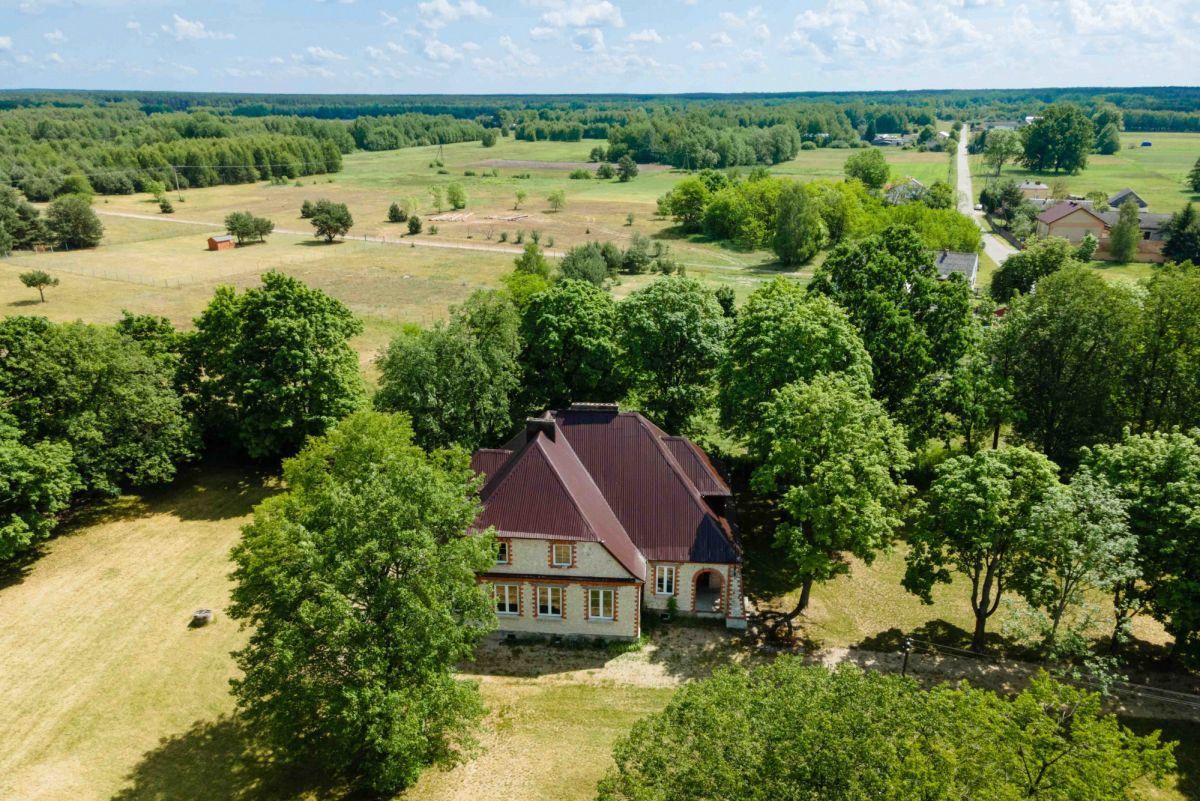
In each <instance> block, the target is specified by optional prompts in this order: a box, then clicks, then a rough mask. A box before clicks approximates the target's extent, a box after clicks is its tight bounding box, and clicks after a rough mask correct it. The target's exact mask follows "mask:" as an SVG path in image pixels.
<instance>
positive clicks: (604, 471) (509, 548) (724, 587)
mask: <svg viewBox="0 0 1200 801" xmlns="http://www.w3.org/2000/svg"><path fill="white" fill-rule="evenodd" d="M471 465H472V468H473V469H475V470H476V472H478V473H481V474H482V475H483V476H484V485H483V488H482V489H481V490H480V499H481V500H482V502H483V513H482V514H481V515H480V518H479V520H478V521H477V522H476V526H477V527H478V528H479V529H484V528H486V527H489V526H491V527H494V528H495V530H496V537H497V553H496V564H495V566H494V567H492V568H491V569H489V570H488V571H487V572H485V573H483V574H481V575H480V577H479V578H480V581H484V582H487V583H489V584H490V585H491V586H492V593H493V597H494V598H495V603H496V614H497V618H498V619H499V630H500V631H501V632H502V633H516V634H528V635H548V636H560V637H580V638H589V639H591V638H597V637H599V638H614V639H633V638H636V637H637V636H638V635H639V634H640V633H641V612H642V609H643V608H646V609H663V610H665V609H667V608H668V606H669V604H670V602H671V599H674V601H675V604H676V606H677V609H678V610H679V612H681V613H684V614H694V615H697V616H701V617H711V618H718V619H724V620H725V622H726V625H728V626H729V627H731V628H745V626H746V615H745V603H744V600H743V598H742V553H741V547H740V545H739V544H738V541H737V537H736V534H735V531H734V528H733V526H732V524H731V522H730V517H731V516H732V511H733V508H732V493H731V492H730V490H729V486H728V485H727V484H726V483H725V481H724V479H723V478H722V477H721V475H720V474H719V473H718V472H717V470H716V469H715V468H714V467H713V465H712V463H711V462H710V461H709V459H708V457H707V456H706V455H705V454H704V452H703V451H701V450H700V448H698V447H697V446H696V445H695V444H694V443H693V442H691V441H690V440H688V439H686V438H684V437H673V436H670V435H668V434H666V433H665V432H664V431H662V429H660V428H658V426H656V425H654V424H653V423H651V422H650V421H649V420H647V419H646V418H645V417H643V416H642V415H640V414H638V413H636V412H621V411H619V410H618V409H617V407H616V405H615V404H574V405H572V406H571V407H570V408H569V409H566V410H561V411H553V412H546V413H545V414H544V415H542V416H541V417H539V418H534V419H531V420H529V421H528V422H527V423H526V426H525V430H524V431H523V432H521V433H520V434H518V435H517V436H516V437H514V438H513V439H512V440H510V441H509V442H508V443H507V444H506V445H505V446H504V447H503V448H495V449H482V450H479V451H477V452H476V453H475V454H474V455H473V456H472V459H471Z"/></svg>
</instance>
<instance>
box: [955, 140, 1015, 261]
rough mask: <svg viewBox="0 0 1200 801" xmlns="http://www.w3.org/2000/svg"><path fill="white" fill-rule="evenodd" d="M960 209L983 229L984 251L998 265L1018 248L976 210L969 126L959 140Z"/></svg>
mask: <svg viewBox="0 0 1200 801" xmlns="http://www.w3.org/2000/svg"><path fill="white" fill-rule="evenodd" d="M958 210H959V211H961V212H962V213H963V214H965V215H967V216H968V217H970V218H971V219H973V220H975V224H976V225H978V226H979V228H980V229H981V230H982V231H983V252H984V253H986V254H988V256H990V257H991V259H992V261H994V262H996V264H997V265H1000V264H1003V263H1004V260H1005V259H1007V258H1008V257H1009V256H1011V255H1012V254H1014V253H1016V252H1017V250H1016V248H1014V247H1013V246H1012V245H1010V244H1008V242H1006V241H1004V240H1003V239H1001V238H1000V237H998V236H996V235H995V234H992V233H989V232H988V226H987V223H986V222H985V221H984V219H983V212H981V211H975V191H974V190H973V189H972V188H971V164H970V162H969V161H968V159H967V128H966V126H963V130H962V133H961V134H960V139H959V140H958Z"/></svg>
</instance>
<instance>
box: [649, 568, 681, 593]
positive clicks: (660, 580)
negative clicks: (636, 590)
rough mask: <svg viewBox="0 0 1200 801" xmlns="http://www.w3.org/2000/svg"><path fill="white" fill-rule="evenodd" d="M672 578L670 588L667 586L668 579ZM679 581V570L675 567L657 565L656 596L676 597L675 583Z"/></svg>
mask: <svg viewBox="0 0 1200 801" xmlns="http://www.w3.org/2000/svg"><path fill="white" fill-rule="evenodd" d="M668 577H669V578H670V587H669V588H668V589H663V588H664V587H666V586H667V581H666V579H667V578H668ZM678 580H679V569H678V568H677V567H676V566H675V565H657V566H656V567H655V568H654V594H655V595H674V594H675V582H676V581H678Z"/></svg>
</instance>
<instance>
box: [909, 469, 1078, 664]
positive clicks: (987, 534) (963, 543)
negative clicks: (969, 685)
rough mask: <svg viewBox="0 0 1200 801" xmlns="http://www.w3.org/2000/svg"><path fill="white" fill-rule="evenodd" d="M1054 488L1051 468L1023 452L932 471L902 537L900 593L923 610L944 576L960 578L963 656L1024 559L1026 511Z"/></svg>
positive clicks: (977, 647)
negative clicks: (966, 624) (965, 635)
mask: <svg viewBox="0 0 1200 801" xmlns="http://www.w3.org/2000/svg"><path fill="white" fill-rule="evenodd" d="M1057 485H1058V468H1057V466H1056V465H1055V464H1054V463H1053V462H1051V461H1050V460H1049V459H1047V458H1046V457H1045V456H1043V455H1042V454H1040V453H1037V452H1036V451H1031V450H1029V449H1027V448H1024V447H1015V448H1004V449H1002V450H989V451H979V452H977V453H975V454H974V455H971V456H955V457H952V458H950V459H948V460H946V461H945V462H943V463H942V464H941V465H939V466H938V468H937V478H936V479H934V482H933V484H932V485H931V486H930V488H929V493H928V495H927V497H926V505H925V507H924V509H923V510H922V513H921V514H920V515H919V518H918V521H917V525H916V526H915V529H914V530H913V531H912V532H911V533H910V535H909V544H910V545H911V549H910V550H909V553H908V557H907V561H908V566H907V570H906V571H905V574H904V587H905V589H907V590H908V591H909V592H911V593H914V594H915V595H917V596H919V597H920V598H921V600H922V601H923V602H925V603H927V604H931V603H933V594H932V593H933V588H934V586H935V585H937V584H939V583H942V584H944V583H949V582H950V580H951V578H952V573H959V574H961V575H963V576H966V577H967V579H968V580H969V581H970V582H971V611H972V613H973V614H974V615H975V631H974V633H973V634H972V636H971V649H972V650H974V651H976V652H978V653H982V652H983V651H984V648H985V646H986V636H987V622H988V618H990V617H991V616H992V615H993V614H995V612H996V610H997V609H999V608H1000V601H1001V599H1002V598H1003V597H1004V593H1005V591H1006V590H1008V589H1009V588H1010V587H1011V584H1012V580H1013V576H1014V575H1019V574H1020V573H1021V572H1022V571H1023V570H1024V569H1025V565H1026V564H1027V563H1028V561H1029V560H1030V559H1031V556H1032V554H1031V550H1030V549H1031V547H1032V542H1031V540H1030V538H1029V537H1028V536H1027V534H1026V532H1027V530H1028V529H1029V526H1030V524H1031V521H1032V515H1033V511H1034V509H1036V508H1037V507H1038V505H1040V504H1041V503H1042V502H1043V501H1045V500H1046V498H1047V497H1048V495H1049V494H1050V492H1051V491H1052V490H1053V489H1054V487H1056V486H1057Z"/></svg>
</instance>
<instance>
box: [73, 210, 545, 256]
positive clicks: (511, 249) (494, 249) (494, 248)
mask: <svg viewBox="0 0 1200 801" xmlns="http://www.w3.org/2000/svg"><path fill="white" fill-rule="evenodd" d="M96 213H97V214H103V215H105V216H106V217H127V218H128V219H131V220H149V221H150V222H163V223H175V224H176V225H196V226H200V227H201V228H208V229H211V230H214V231H215V230H220V231H224V230H225V226H224V225H223V224H221V223H211V222H203V221H202V220H184V219H181V218H179V217H174V216H167V215H165V214H135V213H133V212H128V211H101V210H99V209H97V210H96ZM275 233H277V234H293V235H295V236H304V237H311V236H312V235H313V232H312V230H311V229H309V230H307V231H301V230H297V229H295V228H276V229H275ZM346 239H347V241H351V242H377V243H379V244H381V245H403V246H404V247H410V246H416V247H421V248H443V249H445V250H482V251H484V252H486V253H504V254H506V255H508V256H517V255H519V254H520V252H521V247H520V246H512V245H510V246H508V247H505V246H503V245H473V244H467V243H466V242H439V241H437V240H432V239H428V238H425V237H422V238H421V239H416V238H410V237H403V238H401V237H396V238H394V239H385V238H384V237H381V236H354V235H351V236H348V237H346ZM542 253H543V254H545V255H546V256H549V257H550V258H556V259H557V258H561V257H562V255H563V254H562V252H561V251H558V250H549V249H547V248H542Z"/></svg>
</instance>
